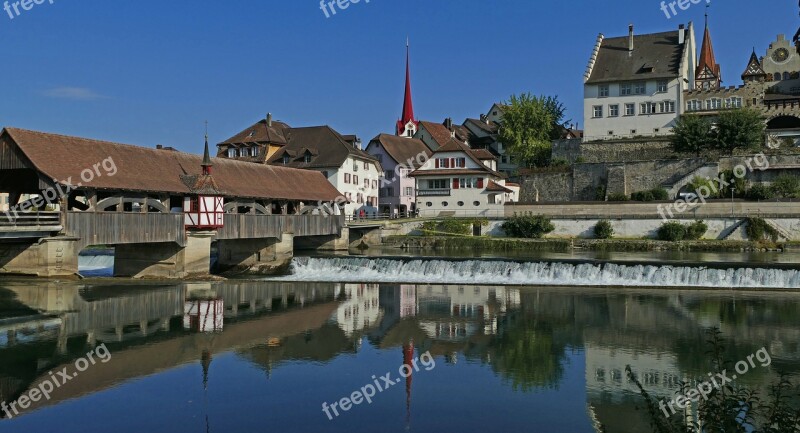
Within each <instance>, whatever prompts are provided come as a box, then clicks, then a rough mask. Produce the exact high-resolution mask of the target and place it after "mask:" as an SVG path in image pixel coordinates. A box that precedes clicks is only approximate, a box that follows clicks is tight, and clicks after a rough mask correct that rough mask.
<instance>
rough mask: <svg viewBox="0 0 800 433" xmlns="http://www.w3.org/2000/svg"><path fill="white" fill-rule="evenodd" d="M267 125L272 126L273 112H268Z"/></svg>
mask: <svg viewBox="0 0 800 433" xmlns="http://www.w3.org/2000/svg"><path fill="white" fill-rule="evenodd" d="M267 126H272V113H267Z"/></svg>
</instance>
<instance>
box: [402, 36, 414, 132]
mask: <svg viewBox="0 0 800 433" xmlns="http://www.w3.org/2000/svg"><path fill="white" fill-rule="evenodd" d="M410 52H411V49H410V46H409V43H408V41H406V93H405V97H404V98H403V115H402V116H401V117H400V120H399V121H398V122H397V135H406V136H408V135H409V132H411V135H413V133H415V132H417V125H418V124H419V122H417V119H416V118H414V102H413V101H412V99H411V55H410ZM409 124H413V128H408V126H410V125H409Z"/></svg>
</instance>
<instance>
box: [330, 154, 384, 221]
mask: <svg viewBox="0 0 800 433" xmlns="http://www.w3.org/2000/svg"><path fill="white" fill-rule="evenodd" d="M322 172H323V174H325V175H326V176H327V177H328V182H330V183H331V184H332V185H333V186H334V187H335V188H336V189H337V190H338V191H339V192H341V193H342V194H343V195H344V197H345V198H346V199H347V200H348V203H347V204H346V205H345V208H344V214H345V215H346V216H358V215H360V213H361V211H362V210H363V211H364V214H365V215H366V216H374V215H377V213H378V192H379V188H380V179H381V175H382V174H383V169H382V168H381V166H380V164H379V163H378V162H377V161H371V160H367V159H361V158H355V157H353V156H350V157H348V158H347V160H346V161H345V162H344V164H342V166H341V167H339V168H338V169H336V170H327V171H322Z"/></svg>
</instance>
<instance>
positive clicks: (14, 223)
mask: <svg viewBox="0 0 800 433" xmlns="http://www.w3.org/2000/svg"><path fill="white" fill-rule="evenodd" d="M60 226H61V214H60V213H58V212H25V213H17V214H14V213H13V212H10V213H4V212H0V229H10V228H37V227H60Z"/></svg>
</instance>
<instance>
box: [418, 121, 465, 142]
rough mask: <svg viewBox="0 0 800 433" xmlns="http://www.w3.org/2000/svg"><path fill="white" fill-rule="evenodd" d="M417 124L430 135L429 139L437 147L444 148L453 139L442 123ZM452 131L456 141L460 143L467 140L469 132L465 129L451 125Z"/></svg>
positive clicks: (425, 122) (424, 122) (423, 122)
mask: <svg viewBox="0 0 800 433" xmlns="http://www.w3.org/2000/svg"><path fill="white" fill-rule="evenodd" d="M419 124H420V125H421V126H422V127H423V128H425V129H426V130H427V131H428V132H429V133H430V134H431V137H432V138H433V140H434V141H435V142H436V143H437V144H438V145H439V146H444V145H445V144H447V142H448V141H450V139H451V138H452V137H453V136H452V134H451V132H450V130H449V129H447V127H446V126H445V125H444V124H443V123H436V122H427V121H420V122H419ZM453 131H454V132H455V133H456V138H457V139H459V140H461V141H467V140H468V139H469V131H468V130H465V128H463V127H461V126H458V125H453Z"/></svg>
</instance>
